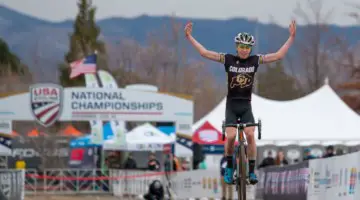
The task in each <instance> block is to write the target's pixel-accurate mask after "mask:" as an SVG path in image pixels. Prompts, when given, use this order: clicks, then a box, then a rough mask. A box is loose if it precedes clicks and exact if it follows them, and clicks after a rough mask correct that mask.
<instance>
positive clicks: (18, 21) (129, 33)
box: [0, 6, 360, 81]
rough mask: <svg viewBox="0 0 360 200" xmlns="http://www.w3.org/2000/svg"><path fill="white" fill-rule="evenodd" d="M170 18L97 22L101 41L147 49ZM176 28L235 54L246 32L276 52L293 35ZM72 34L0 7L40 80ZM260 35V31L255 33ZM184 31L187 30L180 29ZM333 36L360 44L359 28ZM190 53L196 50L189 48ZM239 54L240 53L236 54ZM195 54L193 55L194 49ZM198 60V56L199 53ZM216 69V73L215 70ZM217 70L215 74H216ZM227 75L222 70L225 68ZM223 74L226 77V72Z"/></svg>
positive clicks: (211, 26)
mask: <svg viewBox="0 0 360 200" xmlns="http://www.w3.org/2000/svg"><path fill="white" fill-rule="evenodd" d="M171 21H172V18H171V17H169V16H161V17H153V16H146V15H143V16H139V17H136V18H121V17H117V18H108V19H103V20H99V21H97V24H98V25H99V26H100V28H101V35H102V39H104V40H105V41H106V42H110V43H117V42H118V41H119V40H121V39H122V38H130V39H133V40H135V41H137V42H138V43H139V44H141V45H146V41H147V36H148V34H149V33H150V32H154V31H159V30H161V29H163V28H164V27H170V26H171ZM176 21H177V23H181V24H185V23H186V22H187V21H192V22H193V23H194V36H195V37H196V38H198V39H199V41H200V42H201V43H202V44H204V46H206V47H207V48H209V49H213V50H216V51H219V52H229V51H232V49H234V44H233V37H234V36H235V35H236V34H237V33H238V32H242V31H246V32H249V33H252V34H255V35H256V36H257V37H258V38H259V39H258V48H257V51H258V52H267V51H269V50H275V49H276V48H278V47H280V46H281V44H282V43H283V42H284V41H285V40H286V39H287V37H288V30H287V29H286V28H283V27H280V26H278V25H276V24H262V23H258V22H255V21H252V20H249V19H245V18H234V19H229V20H204V19H189V18H176ZM312 28H313V27H312V26H299V27H298V35H299V39H298V40H299V42H301V40H304V38H302V37H301V35H302V33H303V32H305V31H309V30H311V29H312ZM72 30H73V21H71V20H67V21H63V22H56V23H55V22H50V21H47V20H44V19H38V18H35V17H32V16H29V15H25V14H23V13H20V12H18V11H16V10H13V9H10V8H7V7H5V6H0V37H1V38H3V39H4V40H5V41H6V42H7V43H8V45H9V46H10V48H11V50H12V51H13V52H14V53H16V54H17V55H19V57H20V58H21V59H22V60H23V62H24V63H25V64H27V65H28V66H30V69H31V70H32V72H33V73H34V74H39V73H40V72H41V73H40V74H44V73H45V74H46V76H39V77H38V78H39V79H40V80H39V81H47V80H54V77H55V74H56V73H55V71H56V70H57V66H58V63H59V62H61V61H62V60H63V57H64V53H65V52H66V51H67V50H68V43H69V41H68V35H69V33H71V32H72ZM255 30H257V31H255ZM179 31H182V30H179ZM329 32H331V33H335V34H339V33H340V34H342V35H343V36H344V37H345V38H347V40H348V41H349V42H350V43H353V44H355V43H357V42H358V41H359V36H358V35H359V34H355V33H357V32H360V26H352V27H339V26H335V25H330V27H329ZM187 48H189V49H190V48H191V47H190V45H187ZM234 51H235V49H234ZM191 52H193V50H192V49H191ZM255 53H256V52H255ZM194 57H196V56H195V54H194ZM211 70H213V69H212V68H211ZM217 70H218V69H216V70H215V71H214V70H213V71H212V72H214V73H216V72H217ZM221 70H222V69H221ZM222 74H224V73H222Z"/></svg>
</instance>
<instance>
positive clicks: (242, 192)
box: [236, 144, 247, 200]
mask: <svg viewBox="0 0 360 200" xmlns="http://www.w3.org/2000/svg"><path fill="white" fill-rule="evenodd" d="M238 156H239V163H237V165H236V173H237V174H236V175H237V180H236V190H237V194H238V200H246V182H247V181H246V177H247V166H246V165H247V161H246V153H245V146H244V144H240V146H239V150H238Z"/></svg>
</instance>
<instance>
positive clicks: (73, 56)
mask: <svg viewBox="0 0 360 200" xmlns="http://www.w3.org/2000/svg"><path fill="white" fill-rule="evenodd" d="M78 8H79V12H78V14H77V16H76V20H75V22H74V32H73V33H72V34H70V36H69V42H70V45H69V51H68V53H66V54H65V58H64V59H65V63H62V64H60V66H59V70H60V73H59V75H60V77H59V80H60V83H61V85H63V86H65V87H71V86H80V85H85V79H84V76H78V77H76V78H74V79H70V78H69V76H70V72H71V69H70V66H69V63H71V62H73V61H76V60H78V59H81V58H84V57H85V56H88V55H90V54H93V53H94V52H95V51H96V52H97V53H98V59H97V66H98V68H99V67H100V68H103V69H104V68H105V69H106V68H107V63H106V61H105V59H104V55H105V53H106V52H105V44H104V43H103V42H102V41H100V40H99V39H98V37H99V35H100V28H99V27H98V26H97V25H96V22H95V13H96V8H95V7H94V6H92V3H91V1H90V0H78Z"/></svg>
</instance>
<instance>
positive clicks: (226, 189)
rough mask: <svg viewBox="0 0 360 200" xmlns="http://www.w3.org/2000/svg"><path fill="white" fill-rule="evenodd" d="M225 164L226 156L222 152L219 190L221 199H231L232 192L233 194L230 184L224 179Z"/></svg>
mask: <svg viewBox="0 0 360 200" xmlns="http://www.w3.org/2000/svg"><path fill="white" fill-rule="evenodd" d="M226 165H227V160H226V156H225V154H224V155H223V157H222V158H221V160H220V175H221V192H222V195H221V200H227V199H233V198H232V194H233V191H232V185H228V184H226V183H225V181H224V174H225V168H226ZM226 196H228V198H226Z"/></svg>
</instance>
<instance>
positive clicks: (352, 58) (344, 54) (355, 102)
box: [337, 4, 360, 113]
mask: <svg viewBox="0 0 360 200" xmlns="http://www.w3.org/2000/svg"><path fill="white" fill-rule="evenodd" d="M351 6H352V7H353V8H354V9H355V10H356V11H354V12H351V13H349V16H350V17H351V18H353V19H355V20H356V22H358V24H360V14H359V13H360V4H352V5H351ZM354 34H356V35H358V34H359V32H356V33H354ZM341 44H342V48H341V53H339V55H338V56H339V57H341V58H343V59H342V60H341V62H337V63H338V64H339V66H341V67H342V68H343V69H344V71H346V72H347V77H346V79H345V80H346V81H343V82H342V83H341V84H338V87H337V89H338V92H339V93H340V95H341V98H342V99H343V101H344V102H345V103H346V104H347V105H348V106H349V107H350V108H352V109H353V110H354V111H356V112H358V113H360V58H359V56H358V55H359V54H360V43H357V44H355V45H354V44H349V43H347V42H346V40H345V39H344V40H342V41H341Z"/></svg>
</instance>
